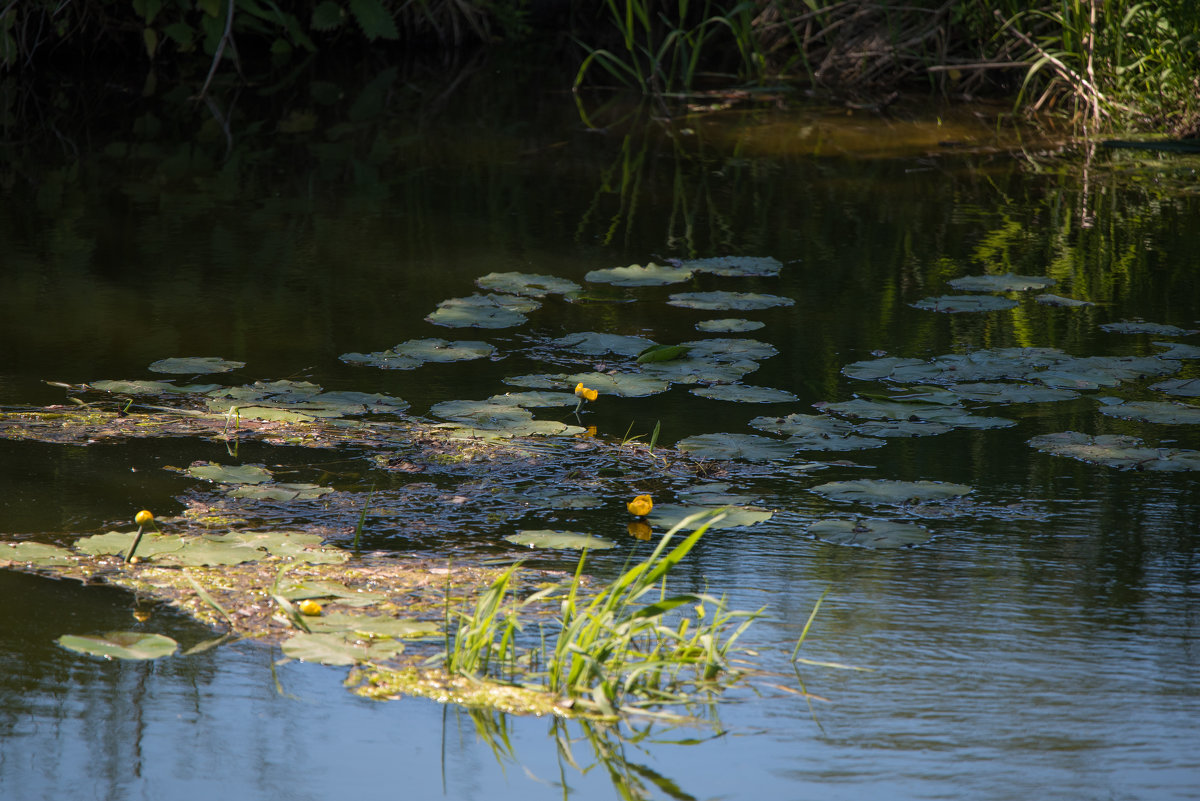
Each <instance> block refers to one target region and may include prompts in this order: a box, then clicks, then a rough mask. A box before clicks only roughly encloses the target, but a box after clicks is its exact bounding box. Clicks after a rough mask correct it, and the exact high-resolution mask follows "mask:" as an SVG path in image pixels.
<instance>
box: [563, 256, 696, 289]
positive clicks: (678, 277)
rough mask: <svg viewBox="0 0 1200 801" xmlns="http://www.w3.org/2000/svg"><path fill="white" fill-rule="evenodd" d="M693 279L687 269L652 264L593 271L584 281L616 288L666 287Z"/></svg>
mask: <svg viewBox="0 0 1200 801" xmlns="http://www.w3.org/2000/svg"><path fill="white" fill-rule="evenodd" d="M691 277H692V271H691V270H689V269H687V268H686V267H664V266H663V265H661V264H654V263H653V262H651V263H650V264H647V265H646V266H645V267H642V266H641V265H639V264H632V265H630V266H628V267H612V268H610V269H607V270H592V271H590V272H589V273H588V274H587V275H585V276H584V280H587V281H592V282H594V283H598V284H615V285H616V286H665V285H666V284H681V283H683V282H684V281H687V280H688V279H689V278H691Z"/></svg>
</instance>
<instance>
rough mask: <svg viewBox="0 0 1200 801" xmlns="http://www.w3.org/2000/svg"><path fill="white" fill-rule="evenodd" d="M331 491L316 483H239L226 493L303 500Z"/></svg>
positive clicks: (256, 498) (283, 499)
mask: <svg viewBox="0 0 1200 801" xmlns="http://www.w3.org/2000/svg"><path fill="white" fill-rule="evenodd" d="M331 492H333V489H332V488H330V487H321V486H318V485H316V484H240V485H238V486H236V487H234V488H233V489H231V490H229V492H228V493H227V494H228V495H229V496H230V497H231V498H253V499H254V500H259V501H304V500H311V499H312V498H319V497H321V496H322V495H328V494H329V493H331Z"/></svg>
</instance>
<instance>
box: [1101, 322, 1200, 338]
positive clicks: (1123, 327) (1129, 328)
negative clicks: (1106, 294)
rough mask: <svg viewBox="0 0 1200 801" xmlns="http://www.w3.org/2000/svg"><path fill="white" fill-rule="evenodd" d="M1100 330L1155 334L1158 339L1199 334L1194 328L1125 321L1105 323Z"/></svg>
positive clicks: (1118, 332) (1117, 332)
mask: <svg viewBox="0 0 1200 801" xmlns="http://www.w3.org/2000/svg"><path fill="white" fill-rule="evenodd" d="M1100 329H1101V330H1102V331H1110V332H1112V333H1115V334H1153V335H1154V336H1158V337H1185V336H1188V335H1190V334H1195V333H1197V331H1196V329H1194V328H1180V327H1178V326H1174V325H1163V324H1162V323H1147V322H1143V321H1142V320H1123V321H1121V322H1119V323H1104V324H1103V325H1101V326H1100Z"/></svg>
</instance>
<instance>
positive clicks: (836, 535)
mask: <svg viewBox="0 0 1200 801" xmlns="http://www.w3.org/2000/svg"><path fill="white" fill-rule="evenodd" d="M808 533H809V534H812V535H813V536H814V537H816V538H817V539H819V540H822V541H824V542H832V543H834V544H835V545H857V546H859V547H861V548H875V549H880V550H883V549H887V548H904V547H906V546H909V545H920V544H921V543H923V542H927V541H928V540H929V538H930V537H932V536H933V532H932V531H930V530H929V529H927V528H925V527H924V526H918V525H917V524H916V523H900V522H896V521H892V520H873V519H858V520H818V521H817V522H815V523H813V524H812V525H810V526H809V527H808Z"/></svg>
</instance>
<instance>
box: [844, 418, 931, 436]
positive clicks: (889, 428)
mask: <svg viewBox="0 0 1200 801" xmlns="http://www.w3.org/2000/svg"><path fill="white" fill-rule="evenodd" d="M854 428H855V429H856V430H857V431H858V433H859V434H862V435H863V436H864V437H885V438H891V437H936V436H937V435H939V434H945V433H946V432H947V431H953V430H954V427H953V426H948V425H946V424H945V423H935V422H933V421H931V420H863V421H861V422H858V423H855V424H854Z"/></svg>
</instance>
